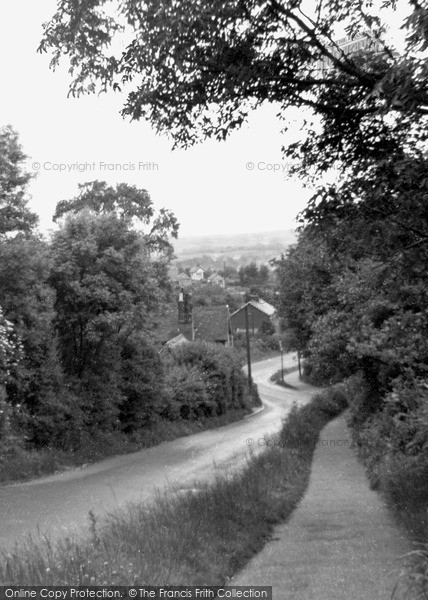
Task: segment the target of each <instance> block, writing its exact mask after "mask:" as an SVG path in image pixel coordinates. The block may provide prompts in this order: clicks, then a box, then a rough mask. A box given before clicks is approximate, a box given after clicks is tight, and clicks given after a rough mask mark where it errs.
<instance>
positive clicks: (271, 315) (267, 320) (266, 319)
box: [230, 297, 276, 334]
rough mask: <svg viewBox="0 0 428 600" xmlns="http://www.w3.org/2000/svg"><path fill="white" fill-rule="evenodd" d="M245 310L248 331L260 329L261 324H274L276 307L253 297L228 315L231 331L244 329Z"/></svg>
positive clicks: (255, 331) (253, 331) (252, 331)
mask: <svg viewBox="0 0 428 600" xmlns="http://www.w3.org/2000/svg"><path fill="white" fill-rule="evenodd" d="M247 310H248V325H249V329H250V333H253V334H254V333H258V332H259V331H261V330H262V328H263V325H266V326H274V327H275V326H276V319H275V317H276V308H275V307H274V306H272V304H269V302H265V301H264V300H262V299H261V298H257V297H255V298H253V299H252V300H250V301H249V302H247V303H246V304H244V306H242V307H241V308H239V309H238V310H236V311H235V312H234V313H233V314H232V315H231V316H230V321H231V325H232V331H233V332H240V331H245V330H246V318H245V313H246V311H247Z"/></svg>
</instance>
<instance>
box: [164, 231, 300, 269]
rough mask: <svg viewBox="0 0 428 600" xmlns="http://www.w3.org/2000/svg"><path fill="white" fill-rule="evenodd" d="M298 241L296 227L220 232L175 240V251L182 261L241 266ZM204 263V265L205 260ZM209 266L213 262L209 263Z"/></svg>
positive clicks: (266, 256)
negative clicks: (250, 231)
mask: <svg viewBox="0 0 428 600" xmlns="http://www.w3.org/2000/svg"><path fill="white" fill-rule="evenodd" d="M295 241H296V234H295V232H294V231H293V230H291V229H289V230H277V231H268V232H256V233H238V234H233V235H229V234H218V235H209V236H197V237H196V236H195V237H182V238H179V239H178V240H173V241H172V243H173V245H174V249H175V254H176V256H177V259H178V261H179V262H180V263H187V262H189V263H193V262H195V261H198V259H199V260H200V261H201V264H203V262H204V261H205V262H206V261H208V262H209V263H216V264H221V263H222V262H223V260H224V261H226V262H227V263H228V264H231V263H232V264H234V265H235V266H241V265H245V264H248V263H250V262H252V261H255V262H257V263H259V264H260V263H266V262H268V261H269V260H271V259H272V258H274V257H276V256H278V255H279V254H281V253H282V252H285V251H286V249H287V248H288V246H290V245H291V244H293V243H294V242H295ZM203 266H205V265H204V264H203ZM206 266H210V265H206Z"/></svg>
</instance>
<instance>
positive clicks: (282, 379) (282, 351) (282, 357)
mask: <svg viewBox="0 0 428 600" xmlns="http://www.w3.org/2000/svg"><path fill="white" fill-rule="evenodd" d="M279 350H280V352H281V381H282V383H284V350H283V349H282V340H279Z"/></svg>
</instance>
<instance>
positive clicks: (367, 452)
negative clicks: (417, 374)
mask: <svg viewBox="0 0 428 600" xmlns="http://www.w3.org/2000/svg"><path fill="white" fill-rule="evenodd" d="M427 401H428V390H427V389H426V386H425V384H424V383H423V382H421V381H403V380H396V382H395V385H394V389H393V390H392V391H391V392H390V393H389V394H387V395H386V397H385V398H384V405H383V408H382V410H378V411H377V412H376V413H375V414H374V415H372V416H371V417H370V418H368V419H366V420H365V421H363V422H362V421H361V420H358V419H356V418H355V417H354V418H351V420H350V422H351V425H352V427H353V436H354V440H355V442H356V444H357V447H358V453H359V456H360V458H361V460H362V461H363V463H364V465H365V466H366V469H367V474H368V477H369V480H370V483H371V485H372V487H373V488H379V489H380V490H381V491H382V492H384V493H385V494H386V497H387V498H388V499H389V500H390V501H391V502H392V505H393V506H395V507H396V508H397V509H399V513H400V514H407V515H413V517H414V518H413V520H414V521H415V522H414V523H413V524H410V528H411V529H412V530H413V531H414V532H416V533H417V532H418V531H420V530H423V529H424V527H425V528H426V529H428V523H427V522H426V505H427V504H428V406H427ZM355 410H356V409H355V408H354V411H355ZM420 517H421V519H422V522H421V523H417V522H416V521H417V519H419V518H420ZM406 518H407V517H406ZM411 520H412V519H411Z"/></svg>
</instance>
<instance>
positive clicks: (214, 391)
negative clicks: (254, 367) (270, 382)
mask: <svg viewBox="0 0 428 600" xmlns="http://www.w3.org/2000/svg"><path fill="white" fill-rule="evenodd" d="M164 360H165V371H166V390H165V395H166V398H168V401H167V404H166V405H165V406H164V407H163V413H164V414H170V415H171V417H172V418H174V415H177V414H178V416H181V417H182V418H185V419H197V418H200V417H209V416H214V415H223V414H225V413H227V411H228V410H229V409H238V408H249V406H250V405H251V404H257V402H260V399H258V397H257V395H256V393H254V399H253V398H251V397H249V394H248V392H247V382H246V378H245V376H244V374H243V373H242V370H241V364H240V362H239V359H238V356H237V354H236V352H235V351H234V350H232V349H229V348H224V347H222V346H218V345H216V344H208V343H205V342H194V343H191V344H183V345H182V346H180V347H178V348H175V349H174V350H172V351H171V352H170V353H169V354H168V355H167V356H166V357H165V359H164ZM177 411H178V412H177Z"/></svg>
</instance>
